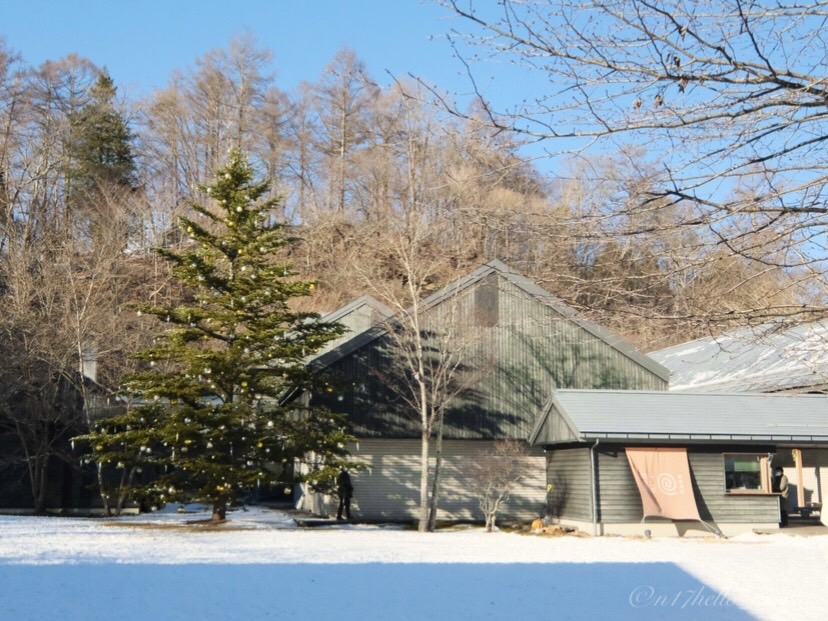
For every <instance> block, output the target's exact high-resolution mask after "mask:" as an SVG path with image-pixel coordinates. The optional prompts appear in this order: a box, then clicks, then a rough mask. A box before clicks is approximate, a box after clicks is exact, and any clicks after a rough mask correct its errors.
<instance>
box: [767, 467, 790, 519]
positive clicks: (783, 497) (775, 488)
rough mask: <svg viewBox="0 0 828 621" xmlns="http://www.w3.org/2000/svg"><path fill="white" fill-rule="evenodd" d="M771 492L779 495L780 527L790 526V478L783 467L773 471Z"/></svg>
mask: <svg viewBox="0 0 828 621" xmlns="http://www.w3.org/2000/svg"><path fill="white" fill-rule="evenodd" d="M771 491H772V492H774V493H775V494H779V503H780V505H779V512H780V514H781V522H780V524H779V525H780V526H787V525H788V477H786V476H785V470H784V469H783V468H782V466H777V467H776V468H775V469H774V471H773V478H772V479H771Z"/></svg>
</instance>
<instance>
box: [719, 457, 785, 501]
mask: <svg viewBox="0 0 828 621" xmlns="http://www.w3.org/2000/svg"><path fill="white" fill-rule="evenodd" d="M739 457H742V458H754V459H756V460H757V461H758V462H759V469H758V475H759V487H728V480H729V477H730V476H731V475H732V474H736V473H738V472H739V471H738V470H735V469H734V470H728V468H727V462H728V458H730V459H731V460H732V459H734V458H739ZM743 461H745V459H743ZM770 462H771V458H770V455H769V454H768V453H765V452H759V451H732V452H727V453H722V474H723V481H722V483H723V484H724V492H725V494H728V495H732V496H739V495H753V496H755V495H773V494H774V492H772V491H771V464H770ZM751 472H752V471H751Z"/></svg>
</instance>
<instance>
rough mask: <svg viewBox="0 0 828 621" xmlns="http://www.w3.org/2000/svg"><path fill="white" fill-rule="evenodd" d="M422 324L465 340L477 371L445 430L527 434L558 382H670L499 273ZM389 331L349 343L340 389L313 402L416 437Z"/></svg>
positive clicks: (376, 431)
mask: <svg viewBox="0 0 828 621" xmlns="http://www.w3.org/2000/svg"><path fill="white" fill-rule="evenodd" d="M423 325H424V329H425V330H426V331H428V330H429V329H433V330H434V331H435V332H437V331H440V330H442V329H443V328H442V326H446V325H451V326H454V327H453V328H452V329H451V332H453V333H455V334H457V335H458V337H457V338H459V339H461V340H462V341H464V342H465V345H464V348H463V351H464V360H463V363H464V364H466V365H468V368H469V369H470V370H475V371H474V373H476V374H477V375H479V378H476V381H475V383H474V384H473V385H471V386H470V387H469V388H468V389H466V390H465V391H463V393H461V395H459V396H458V397H457V398H455V400H454V401H453V404H452V407H451V408H450V410H449V411H448V412H447V414H446V422H445V437H446V438H453V439H494V438H519V439H526V438H528V437H529V434H530V433H531V431H532V427H533V425H534V422H535V418H536V416H537V415H538V414H539V413H540V411H541V410H542V408H543V406H544V404H545V403H546V401H547V400H548V398H549V396H550V394H551V393H552V391H553V390H554V389H555V388H591V389H636V390H666V388H667V385H666V382H665V381H664V380H663V379H662V378H660V377H658V376H657V375H655V374H654V373H653V372H651V371H650V370H648V369H646V368H645V367H643V366H641V365H640V364H638V363H637V362H636V361H634V360H632V359H631V358H629V357H627V356H626V355H625V354H623V353H622V352H620V351H619V350H617V349H615V348H613V347H612V346H610V345H609V344H608V343H607V342H605V341H603V340H602V339H600V338H598V337H596V336H595V335H593V334H592V333H590V332H589V331H587V330H585V329H584V328H582V327H580V326H579V325H577V324H576V323H574V322H573V321H572V320H571V319H570V318H568V317H565V316H563V315H561V314H560V313H558V312H557V311H555V310H554V309H553V308H551V307H550V306H548V305H546V304H543V303H542V302H541V301H539V300H538V299H537V298H535V297H533V296H531V295H529V294H527V293H526V292H525V291H523V290H522V289H520V288H519V287H517V286H516V285H515V284H514V283H512V282H510V281H508V280H506V279H504V278H502V277H500V276H497V275H495V274H492V275H490V276H488V277H487V278H485V279H483V280H482V281H481V282H479V283H477V285H475V286H473V287H469V288H468V289H466V290H463V291H461V292H460V293H458V295H457V296H454V297H450V298H448V299H447V300H444V301H443V302H441V303H440V304H438V305H437V306H435V307H434V308H432V309H430V310H429V311H428V312H427V313H426V314H425V316H424V317H423ZM390 352H391V347H390V345H389V341H388V337H384V338H379V339H376V340H374V341H372V342H370V343H367V344H366V345H365V346H363V347H361V348H359V349H358V350H356V351H354V352H351V353H350V354H348V355H346V356H345V357H343V358H342V359H340V360H339V361H337V362H336V363H334V364H333V365H332V366H331V368H330V371H331V372H332V374H333V375H334V376H335V377H337V378H338V379H339V380H340V383H339V384H338V385H337V388H336V390H334V391H332V392H330V393H328V394H318V395H316V396H315V402H316V403H319V404H322V405H325V406H326V407H329V408H331V409H332V410H334V411H339V412H343V413H345V414H347V415H348V417H349V419H350V421H351V423H352V425H353V430H354V433H355V434H356V435H358V436H360V437H385V438H388V437H397V438H406V437H407V438H415V437H417V436H418V432H417V425H416V423H415V422H414V421H413V420H412V417H411V413H410V406H409V405H407V404H406V403H405V402H404V400H403V399H401V398H400V394H402V393H403V392H404V391H406V390H407V387H406V386H405V384H404V382H401V381H400V380H394V378H393V377H391V376H390V374H389V372H388V371H387V370H388V369H390V368H391V367H392V365H391V364H390V362H389V355H391V354H390Z"/></svg>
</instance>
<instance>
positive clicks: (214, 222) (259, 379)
mask: <svg viewBox="0 0 828 621" xmlns="http://www.w3.org/2000/svg"><path fill="white" fill-rule="evenodd" d="M202 190H203V191H205V192H206V194H207V195H208V196H209V197H210V199H211V200H210V203H211V206H210V207H203V206H201V205H193V209H194V210H195V211H196V212H197V213H198V214H200V216H201V218H198V219H196V218H184V219H182V221H181V227H182V229H183V231H184V232H185V233H186V235H187V236H188V237H189V239H190V240H191V243H190V244H189V246H187V247H185V249H184V250H183V251H181V252H172V251H168V250H160V251H159V252H160V254H161V255H162V256H164V257H165V258H166V259H167V260H168V261H170V262H171V263H172V265H173V273H174V275H175V277H176V278H177V279H178V280H179V281H180V283H181V284H182V285H183V286H184V288H185V290H187V292H188V296H187V299H188V302H187V303H184V304H181V305H178V306H153V305H146V306H143V307H142V308H141V309H140V312H143V313H147V314H150V315H154V316H155V317H157V318H159V319H160V320H161V321H162V322H164V324H166V326H167V327H166V329H165V330H164V331H163V332H162V333H161V334H160V336H159V337H158V338H157V339H156V342H155V344H154V345H153V346H152V347H150V348H149V349H147V350H145V351H142V352H140V353H139V354H138V355H137V356H136V358H137V359H139V360H141V361H143V362H144V363H145V368H144V370H142V371H141V372H139V373H137V374H135V375H134V376H132V377H131V378H129V381H128V382H127V386H128V388H129V389H130V392H132V393H134V394H138V395H141V397H142V400H141V402H142V405H140V406H138V407H137V408H135V409H133V410H131V411H129V412H127V413H126V414H124V415H121V416H117V417H114V418H110V419H107V420H105V421H102V422H101V423H100V424H99V425H98V427H97V428H96V429H95V430H94V431H93V433H91V434H90V435H89V436H86V439H87V440H88V441H89V443H90V446H91V447H92V451H93V458H94V459H96V460H97V461H98V463H99V464H102V465H103V466H104V467H106V468H108V469H110V470H111V469H113V468H114V469H116V470H117V471H120V473H121V474H122V477H123V478H122V482H123V483H126V482H128V480H129V479H130V478H131V475H132V474H134V473H135V471H137V469H138V468H143V467H146V466H155V468H154V469H155V470H156V471H157V472H158V473H159V476H157V477H156V478H155V480H153V481H152V482H150V483H147V484H145V485H142V486H137V487H138V489H137V491H138V492H139V493H144V494H151V495H154V496H155V497H158V498H161V499H162V500H165V501H170V500H178V501H189V500H200V501H203V502H208V503H210V504H211V505H212V508H213V519H214V520H223V519H224V518H225V507H226V506H227V504H228V503H231V502H233V501H234V500H235V499H237V498H238V496H239V495H240V494H243V493H245V491H246V490H247V489H249V488H250V487H252V486H256V485H258V484H259V483H273V482H276V481H278V482H280V483H283V482H286V481H293V482H296V481H299V480H317V481H326V480H329V479H331V478H332V477H334V476H335V474H336V472H337V470H338V468H339V466H340V465H343V464H344V463H345V460H346V459H347V456H346V452H345V449H344V446H345V444H346V443H347V442H348V441H349V440H351V439H352V438H351V437H350V436H348V435H347V433H346V432H345V429H344V425H343V423H342V420H341V419H339V418H337V417H336V416H335V415H332V414H331V413H330V412H326V411H312V410H302V411H297V410H295V409H292V408H289V407H286V406H281V405H279V397H280V395H282V394H284V392H285V391H286V390H287V389H288V388H290V387H294V386H295V387H305V388H308V389H311V390H312V389H313V386H314V384H315V383H319V382H322V381H324V380H322V379H320V378H319V377H318V376H313V375H311V374H310V373H309V372H308V371H307V369H306V367H305V364H304V361H305V360H306V357H307V356H308V355H309V354H311V353H313V352H315V351H317V350H318V349H319V348H320V347H321V346H322V345H324V344H325V343H326V342H327V341H329V340H331V339H333V338H336V337H337V336H338V335H340V334H341V332H342V329H341V327H339V326H338V325H333V324H326V323H324V322H322V321H321V320H320V318H319V316H318V315H316V314H312V313H298V312H295V311H293V310H291V308H290V302H291V300H292V299H293V298H296V297H299V296H306V295H308V294H309V293H310V292H311V291H312V290H313V288H314V283H313V282H311V281H307V280H301V279H299V278H297V277H296V274H295V272H294V271H293V270H292V269H291V266H290V264H289V263H288V262H286V261H284V260H282V259H280V258H279V257H280V256H283V255H284V250H285V249H286V247H287V246H289V245H290V244H291V242H292V239H291V237H290V236H289V234H288V233H289V227H288V226H287V225H285V224H279V223H274V222H273V220H272V214H273V213H274V208H275V207H276V206H277V205H278V200H277V199H265V198H264V197H265V195H266V192H267V190H268V184H267V183H257V182H255V181H254V179H253V170H252V168H251V166H250V165H249V164H248V163H247V162H246V161H245V160H244V158H242V156H241V155H240V154H239V153H237V152H236V153H232V154H231V156H230V161H229V163H228V164H227V166H226V167H225V168H223V169H222V170H220V171H219V173H218V175H217V178H216V180H215V181H214V182H213V184H212V185H210V186H209V187H207V188H202ZM197 220H198V221H197ZM303 461H304V462H307V465H306V467H304V468H298V467H297V465H298V464H300V463H301V462H303ZM127 473H129V475H128V474H127Z"/></svg>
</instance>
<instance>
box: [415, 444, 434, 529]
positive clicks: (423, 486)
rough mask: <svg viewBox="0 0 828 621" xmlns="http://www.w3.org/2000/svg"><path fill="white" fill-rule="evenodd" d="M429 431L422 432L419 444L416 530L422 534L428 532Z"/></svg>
mask: <svg viewBox="0 0 828 621" xmlns="http://www.w3.org/2000/svg"><path fill="white" fill-rule="evenodd" d="M430 435H431V434H430V433H429V430H428V429H427V428H424V429H423V430H422V440H421V443H420V519H419V523H418V525H417V530H418V531H420V532H421V533H424V532H426V531H427V530H428V443H429V439H430V438H429V436H430Z"/></svg>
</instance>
